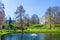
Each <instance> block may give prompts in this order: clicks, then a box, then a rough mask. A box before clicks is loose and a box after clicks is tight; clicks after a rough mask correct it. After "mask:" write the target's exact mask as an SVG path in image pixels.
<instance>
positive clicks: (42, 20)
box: [39, 16, 46, 25]
mask: <svg viewBox="0 0 60 40" xmlns="http://www.w3.org/2000/svg"><path fill="white" fill-rule="evenodd" d="M45 21H46V19H45V16H42V17H41V18H40V20H39V24H42V25H44V24H45Z"/></svg>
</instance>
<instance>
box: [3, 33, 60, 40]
mask: <svg viewBox="0 0 60 40" xmlns="http://www.w3.org/2000/svg"><path fill="white" fill-rule="evenodd" d="M2 40H60V34H11V35H10V34H8V35H4V36H3V37H2Z"/></svg>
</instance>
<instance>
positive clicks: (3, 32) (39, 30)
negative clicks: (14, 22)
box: [0, 29, 60, 35]
mask: <svg viewBox="0 0 60 40" xmlns="http://www.w3.org/2000/svg"><path fill="white" fill-rule="evenodd" d="M15 33H22V31H21V30H9V31H7V30H2V31H1V32H0V35H5V34H15ZM23 33H54V34H55V33H59V34H60V30H57V29H55V30H54V29H51V30H50V29H28V30H24V31H23Z"/></svg>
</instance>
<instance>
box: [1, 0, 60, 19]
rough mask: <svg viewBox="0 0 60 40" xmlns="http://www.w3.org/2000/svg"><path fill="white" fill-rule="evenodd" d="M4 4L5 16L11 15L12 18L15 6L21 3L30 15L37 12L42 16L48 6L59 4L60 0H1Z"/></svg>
mask: <svg viewBox="0 0 60 40" xmlns="http://www.w3.org/2000/svg"><path fill="white" fill-rule="evenodd" d="M2 2H3V3H4V5H5V14H6V16H7V17H8V16H11V17H12V19H13V18H14V17H15V15H14V12H15V11H16V9H17V7H18V6H20V5H22V6H23V7H24V9H25V10H26V12H25V13H26V14H29V16H30V17H31V16H32V15H33V14H37V15H38V16H39V17H42V16H43V15H44V14H45V12H46V10H47V8H48V7H50V6H51V7H54V6H59V7H60V0H2Z"/></svg>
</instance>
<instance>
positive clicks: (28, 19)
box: [24, 14, 30, 27]
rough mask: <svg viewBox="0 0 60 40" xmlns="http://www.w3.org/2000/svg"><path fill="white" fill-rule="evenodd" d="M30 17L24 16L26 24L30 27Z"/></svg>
mask: <svg viewBox="0 0 60 40" xmlns="http://www.w3.org/2000/svg"><path fill="white" fill-rule="evenodd" d="M29 22H30V17H29V15H28V14H26V15H25V16H24V24H25V25H26V26H28V27H29Z"/></svg>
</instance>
